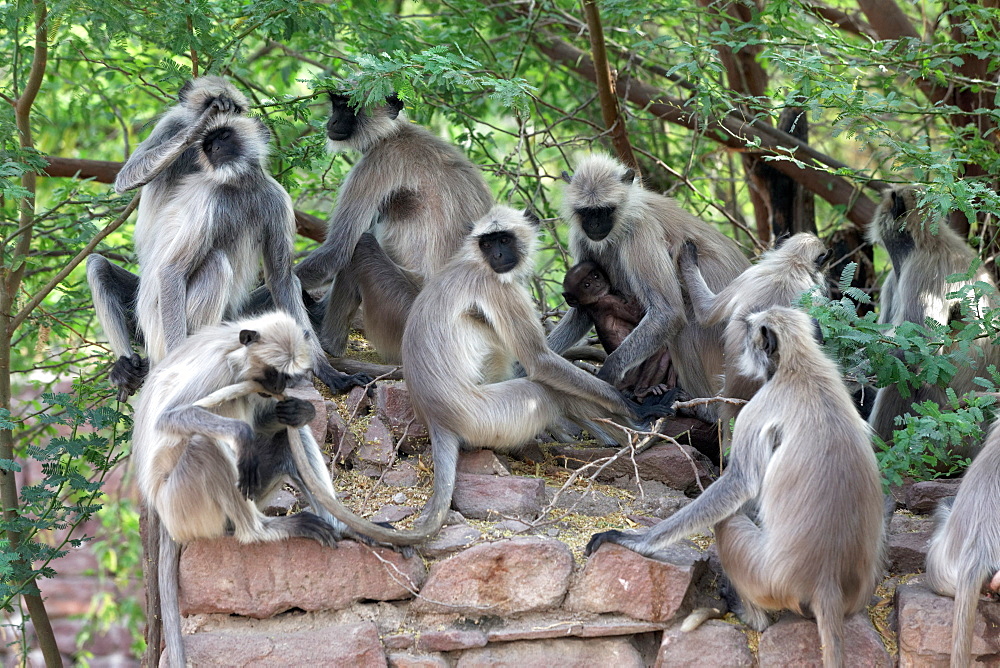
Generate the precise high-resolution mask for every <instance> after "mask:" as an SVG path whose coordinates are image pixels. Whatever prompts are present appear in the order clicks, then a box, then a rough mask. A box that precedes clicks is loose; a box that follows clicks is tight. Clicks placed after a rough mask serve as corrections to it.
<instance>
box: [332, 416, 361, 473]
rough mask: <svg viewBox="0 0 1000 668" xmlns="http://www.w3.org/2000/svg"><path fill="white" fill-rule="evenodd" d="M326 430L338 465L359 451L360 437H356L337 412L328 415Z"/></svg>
mask: <svg viewBox="0 0 1000 668" xmlns="http://www.w3.org/2000/svg"><path fill="white" fill-rule="evenodd" d="M328 415H329V418H328V419H327V422H326V428H327V432H328V436H329V439H330V443H331V447H332V448H333V452H334V458H335V459H336V461H337V462H338V463H341V462H344V461H345V460H346V459H347V458H348V457H350V456H351V455H352V454H353V453H354V451H355V450H357V449H358V437H357V436H355V435H354V432H353V431H351V429H350V427H348V425H347V423H346V422H345V421H344V418H343V417H341V415H340V413H339V412H337V411H336V410H331V411H329V413H328Z"/></svg>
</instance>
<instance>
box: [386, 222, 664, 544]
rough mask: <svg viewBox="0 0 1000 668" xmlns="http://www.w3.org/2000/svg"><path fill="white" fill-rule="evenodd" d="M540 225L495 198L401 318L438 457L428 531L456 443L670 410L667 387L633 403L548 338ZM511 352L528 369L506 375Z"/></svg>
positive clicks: (504, 444)
mask: <svg viewBox="0 0 1000 668" xmlns="http://www.w3.org/2000/svg"><path fill="white" fill-rule="evenodd" d="M537 226H538V219H537V218H536V217H535V216H534V215H533V214H529V213H524V212H521V211H515V210H514V209H511V208H508V207H505V206H496V207H494V208H493V209H492V210H491V211H490V212H489V213H488V214H487V215H486V216H485V217H483V218H482V219H480V220H479V221H477V222H476V223H475V226H474V228H473V230H472V234H470V235H469V237H468V239H466V241H465V244H464V245H463V246H462V248H461V249H460V250H459V252H458V253H457V254H456V255H455V257H454V258H452V260H451V262H449V263H448V265H447V266H446V267H445V268H444V269H443V270H442V271H441V272H439V273H438V274H437V275H435V276H434V277H432V278H431V279H430V280H429V281H428V282H427V284H426V285H425V286H424V288H423V290H422V291H421V292H420V295H419V296H418V297H417V299H416V301H415V302H414V304H413V309H412V311H411V313H410V319H409V320H408V321H407V323H406V333H405V334H404V335H403V365H404V368H405V369H406V381H407V384H408V386H409V388H410V396H411V398H412V401H413V407H414V409H415V411H416V413H417V415H419V416H420V418H421V419H422V420H423V422H424V424H426V425H427V428H428V430H429V431H430V438H431V449H432V451H433V457H434V494H433V496H432V497H431V500H430V502H429V508H428V510H427V515H426V521H425V522H424V524H423V525H422V526H420V527H419V530H418V531H420V532H422V533H424V534H425V535H431V534H433V533H435V532H436V531H437V530H438V529H440V528H441V525H442V524H443V523H444V519H445V516H446V514H447V512H448V509H449V507H450V506H451V498H452V492H453V490H454V488H455V467H456V463H457V459H458V451H459V448H462V447H466V448H472V449H476V448H489V449H493V450H498V451H508V452H514V451H517V450H518V449H519V448H520V447H521V446H522V445H523V444H524V443H526V442H527V441H529V440H530V439H531V438H533V437H534V436H536V435H537V434H539V433H540V432H542V431H543V430H545V429H546V428H548V427H552V426H554V425H557V424H558V423H559V422H561V421H562V420H563V419H564V418H568V419H570V420H573V421H578V422H580V421H586V420H588V419H590V418H596V417H608V418H612V419H617V420H621V421H622V422H623V423H625V424H631V425H636V424H643V423H646V422H648V421H649V420H651V419H652V418H654V417H658V416H663V415H669V414H670V413H671V411H670V405H671V404H672V403H673V393H668V394H665V395H662V396H659V397H653V398H650V399H649V400H647V403H645V404H641V405H640V404H637V403H635V402H634V401H630V400H628V399H626V398H625V397H624V396H623V395H622V394H621V393H620V392H619V391H618V390H616V389H615V388H614V387H612V386H611V385H608V384H607V383H605V382H603V381H601V380H598V379H597V378H595V377H594V376H592V375H590V374H588V373H587V372H585V371H583V370H581V369H578V368H577V367H575V366H573V365H572V364H571V363H570V362H568V361H566V360H565V359H563V358H562V357H560V356H559V355H557V354H556V353H554V352H552V351H551V350H550V349H549V348H548V346H546V345H545V335H544V333H543V330H542V326H541V323H540V319H539V316H538V313H537V311H536V309H535V307H534V303H533V302H532V300H531V295H530V294H529V293H528V289H527V287H526V283H527V282H528V280H529V278H530V277H531V275H532V272H533V270H534V257H535V244H536V240H535V235H536V234H537ZM514 362H520V363H521V365H522V366H523V368H524V370H525V372H526V374H527V378H517V379H513V380H508V379H509V378H510V376H511V368H512V366H513V365H514ZM379 539H380V540H381V539H382V538H381V537H379Z"/></svg>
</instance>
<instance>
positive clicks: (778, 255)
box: [767, 232, 833, 275]
mask: <svg viewBox="0 0 1000 668" xmlns="http://www.w3.org/2000/svg"><path fill="white" fill-rule="evenodd" d="M831 255H833V251H832V250H830V249H828V248H827V247H826V245H825V244H824V243H823V242H822V241H821V240H820V238H819V237H817V236H816V235H815V234H810V233H809V232H799V233H798V234H793V235H792V236H790V237H787V238H785V239H783V240H781V242H780V243H779V244H777V245H776V246H775V247H774V248H772V249H771V250H769V251H768V252H767V257H768V258H771V259H772V260H773V261H775V262H777V263H778V264H779V266H787V265H788V264H795V265H799V266H803V267H806V268H808V269H809V270H810V271H811V272H813V273H814V274H817V275H821V274H822V268H823V265H824V264H826V261H827V260H829V259H830V256H831Z"/></svg>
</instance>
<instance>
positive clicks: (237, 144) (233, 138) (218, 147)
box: [201, 126, 243, 167]
mask: <svg viewBox="0 0 1000 668" xmlns="http://www.w3.org/2000/svg"><path fill="white" fill-rule="evenodd" d="M201 148H202V150H203V151H204V152H205V156H206V157H207V158H208V161H209V162H210V163H212V166H213V167H218V166H219V165H224V164H226V163H227V162H231V161H233V160H239V159H240V158H241V157H242V156H243V143H242V141H241V140H240V136H239V135H238V134H237V133H236V130H234V129H233V128H231V127H229V126H223V127H221V128H216V129H215V130H212V131H211V132H209V133H208V134H207V135H205V138H204V139H202V140H201Z"/></svg>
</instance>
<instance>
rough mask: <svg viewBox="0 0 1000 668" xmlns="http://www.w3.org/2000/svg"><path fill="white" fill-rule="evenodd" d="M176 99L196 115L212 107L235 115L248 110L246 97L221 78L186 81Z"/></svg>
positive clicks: (199, 78) (201, 78) (248, 104)
mask: <svg viewBox="0 0 1000 668" xmlns="http://www.w3.org/2000/svg"><path fill="white" fill-rule="evenodd" d="M177 99H178V101H179V102H180V103H181V104H182V105H184V106H185V107H187V108H188V109H191V110H192V111H193V112H195V113H197V114H200V113H201V112H203V111H205V110H206V109H208V108H209V107H211V106H212V105H215V107H216V108H217V109H218V110H219V111H221V112H224V113H235V114H244V113H246V111H247V109H249V108H250V103H249V102H248V101H247V98H246V96H245V95H243V93H241V92H240V91H238V90H237V89H236V87H235V86H233V84H231V83H229V81H227V80H226V79H224V78H223V77H211V76H209V77H198V78H197V79H191V80H189V81H186V82H185V83H184V85H183V86H181V89H180V91H178V93H177Z"/></svg>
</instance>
